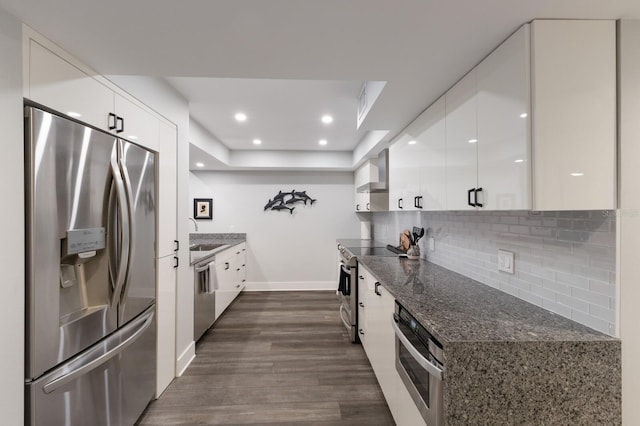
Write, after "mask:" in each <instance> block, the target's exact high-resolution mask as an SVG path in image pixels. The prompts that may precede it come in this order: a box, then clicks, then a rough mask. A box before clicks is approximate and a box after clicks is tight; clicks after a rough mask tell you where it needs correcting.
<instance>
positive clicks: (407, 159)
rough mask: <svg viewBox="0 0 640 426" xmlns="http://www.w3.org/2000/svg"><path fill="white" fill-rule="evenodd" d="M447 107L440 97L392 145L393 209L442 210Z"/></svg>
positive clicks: (391, 194)
mask: <svg viewBox="0 0 640 426" xmlns="http://www.w3.org/2000/svg"><path fill="white" fill-rule="evenodd" d="M444 118H445V108H444V97H442V98H440V99H438V100H437V101H436V102H435V103H434V104H433V105H431V106H430V107H429V108H427V109H426V110H425V111H424V112H423V113H422V114H420V116H419V117H418V118H417V119H416V120H415V121H414V122H412V123H411V124H410V125H409V126H408V127H407V128H406V129H405V130H404V132H403V134H402V135H401V136H400V137H399V138H398V139H397V140H396V141H395V142H394V144H393V145H391V147H390V148H389V187H390V189H389V209H390V210H396V211H399V210H403V211H406V210H442V209H444V207H445V204H446V187H445V179H446V175H445V153H446V146H445V143H446V140H445V136H446V135H445V122H444Z"/></svg>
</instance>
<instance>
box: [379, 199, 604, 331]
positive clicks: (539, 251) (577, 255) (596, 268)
mask: <svg viewBox="0 0 640 426" xmlns="http://www.w3.org/2000/svg"><path fill="white" fill-rule="evenodd" d="M614 213H615V212H613V211H601V210H598V211H575V212H566V211H563V212H530V211H509V212H475V211H470V212H385V213H373V214H372V227H373V231H372V232H373V238H375V239H377V240H380V241H386V242H395V241H397V239H398V235H399V233H400V232H401V231H402V230H403V229H411V228H412V227H413V226H421V227H424V228H425V230H426V231H427V233H428V235H430V236H433V237H434V238H435V251H428V250H427V247H428V244H427V235H425V237H424V238H423V239H422V240H421V241H420V250H421V253H422V257H423V258H426V259H428V260H429V261H431V262H433V263H436V264H438V265H441V266H443V267H445V268H448V269H451V270H453V271H456V272H458V273H460V274H462V275H465V276H468V277H470V278H473V279H475V280H477V281H480V282H481V283H483V284H486V285H489V286H491V287H494V288H497V289H500V290H502V291H504V292H506V293H509V294H511V295H513V296H516V297H518V298H520V299H523V300H526V301H527V302H530V303H533V304H534V305H538V306H541V307H543V308H545V309H548V310H550V311H552V312H555V313H557V314H559V315H562V316H565V317H567V318H571V319H573V320H574V321H576V322H579V323H582V324H584V325H587V326H589V327H591V328H594V329H596V330H598V331H601V332H603V333H606V334H609V335H614V334H615V323H616V315H615V295H616V289H615V281H616V276H615V271H616V252H615V250H616V249H615V246H616V218H615V214H614ZM498 249H504V250H509V251H512V252H514V253H515V273H514V274H513V275H512V274H507V273H504V272H499V271H498Z"/></svg>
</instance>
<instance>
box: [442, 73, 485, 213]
mask: <svg viewBox="0 0 640 426" xmlns="http://www.w3.org/2000/svg"><path fill="white" fill-rule="evenodd" d="M445 99H446V111H447V115H446V119H445V121H446V127H447V210H469V209H473V208H474V207H472V206H469V204H468V194H469V193H468V191H469V190H470V189H471V190H473V189H475V188H476V184H477V179H478V176H477V168H478V156H477V142H478V135H477V129H476V110H477V108H476V70H475V68H474V69H473V70H472V71H470V72H469V73H468V74H467V75H465V76H464V77H463V78H462V80H460V81H459V82H458V83H456V85H455V86H453V87H452V88H451V89H449V91H448V92H447V94H446V95H445ZM471 195H472V197H471V201H472V202H473V194H471Z"/></svg>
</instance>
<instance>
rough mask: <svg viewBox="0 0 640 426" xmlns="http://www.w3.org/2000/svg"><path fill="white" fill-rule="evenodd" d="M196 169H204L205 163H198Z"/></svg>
mask: <svg viewBox="0 0 640 426" xmlns="http://www.w3.org/2000/svg"><path fill="white" fill-rule="evenodd" d="M196 167H204V163H196Z"/></svg>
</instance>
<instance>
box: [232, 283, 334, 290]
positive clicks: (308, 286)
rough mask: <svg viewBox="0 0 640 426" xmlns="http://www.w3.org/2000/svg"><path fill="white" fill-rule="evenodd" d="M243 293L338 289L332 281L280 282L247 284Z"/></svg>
mask: <svg viewBox="0 0 640 426" xmlns="http://www.w3.org/2000/svg"><path fill="white" fill-rule="evenodd" d="M246 285H247V286H246V287H245V289H244V291H305V290H306V291H312V290H333V291H335V290H336V288H337V287H338V283H336V282H334V281H282V282H264V281H263V282H247V283H246Z"/></svg>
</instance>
